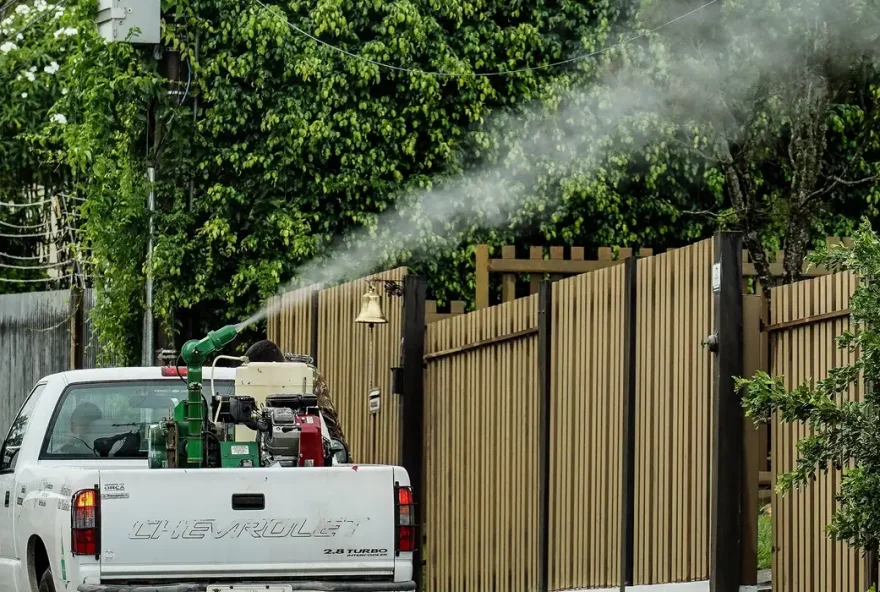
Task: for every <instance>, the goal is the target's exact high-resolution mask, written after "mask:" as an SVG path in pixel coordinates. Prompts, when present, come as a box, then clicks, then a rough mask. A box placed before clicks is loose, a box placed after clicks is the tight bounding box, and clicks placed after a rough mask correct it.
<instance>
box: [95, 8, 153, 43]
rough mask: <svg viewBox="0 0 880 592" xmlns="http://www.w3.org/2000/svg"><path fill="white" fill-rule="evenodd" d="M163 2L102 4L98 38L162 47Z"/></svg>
mask: <svg viewBox="0 0 880 592" xmlns="http://www.w3.org/2000/svg"><path fill="white" fill-rule="evenodd" d="M161 19H162V0H100V1H99V3H98V16H97V17H96V18H95V22H96V23H97V25H98V34H100V35H101V37H103V38H104V39H105V40H106V41H107V42H108V43H110V42H114V41H117V42H119V41H121V42H123V43H132V44H143V45H158V44H159V43H160V41H161V37H160V33H161V31H160V23H161Z"/></svg>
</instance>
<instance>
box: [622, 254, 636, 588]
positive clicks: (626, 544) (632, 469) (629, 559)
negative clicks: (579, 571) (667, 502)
mask: <svg viewBox="0 0 880 592" xmlns="http://www.w3.org/2000/svg"><path fill="white" fill-rule="evenodd" d="M623 264H624V272H623V277H624V280H623V282H624V287H623V289H624V293H623V314H624V317H623V352H622V355H623V396H624V400H623V475H622V485H623V486H622V488H621V495H622V499H621V512H620V520H621V523H620V532H621V537H620V590H621V592H623V591H624V590H626V587H627V586H630V585H632V583H633V566H634V565H635V556H634V553H635V521H634V520H635V507H636V326H637V325H636V311H637V307H636V296H637V282H638V263H637V261H636V259H635V257H628V258H627V259H626V260H625V261H624V263H623Z"/></svg>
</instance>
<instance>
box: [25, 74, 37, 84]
mask: <svg viewBox="0 0 880 592" xmlns="http://www.w3.org/2000/svg"><path fill="white" fill-rule="evenodd" d="M24 77H25V78H27V79H28V80H30V81H31V82H33V81H34V80H36V79H37V77H36V76H34V73H33V72H25V73H24Z"/></svg>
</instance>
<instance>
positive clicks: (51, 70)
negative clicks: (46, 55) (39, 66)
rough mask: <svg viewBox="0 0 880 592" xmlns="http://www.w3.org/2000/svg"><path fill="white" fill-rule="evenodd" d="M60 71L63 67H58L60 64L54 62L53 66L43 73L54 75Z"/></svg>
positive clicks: (44, 69)
mask: <svg viewBox="0 0 880 592" xmlns="http://www.w3.org/2000/svg"><path fill="white" fill-rule="evenodd" d="M60 69H61V66H59V65H58V62H56V61H54V60H53V61H52V63H51V64H49V65H48V66H46V67H45V68H43V71H44V72H45V73H46V74H54V73H55V72H57V71H58V70H60Z"/></svg>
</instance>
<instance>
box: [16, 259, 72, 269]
mask: <svg viewBox="0 0 880 592" xmlns="http://www.w3.org/2000/svg"><path fill="white" fill-rule="evenodd" d="M71 263H73V261H61V262H59V263H49V264H47V265H8V264H6V263H0V268H3V269H17V270H19V271H42V270H45V269H58V268H59V267H64V266H65V265H70V264H71Z"/></svg>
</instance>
